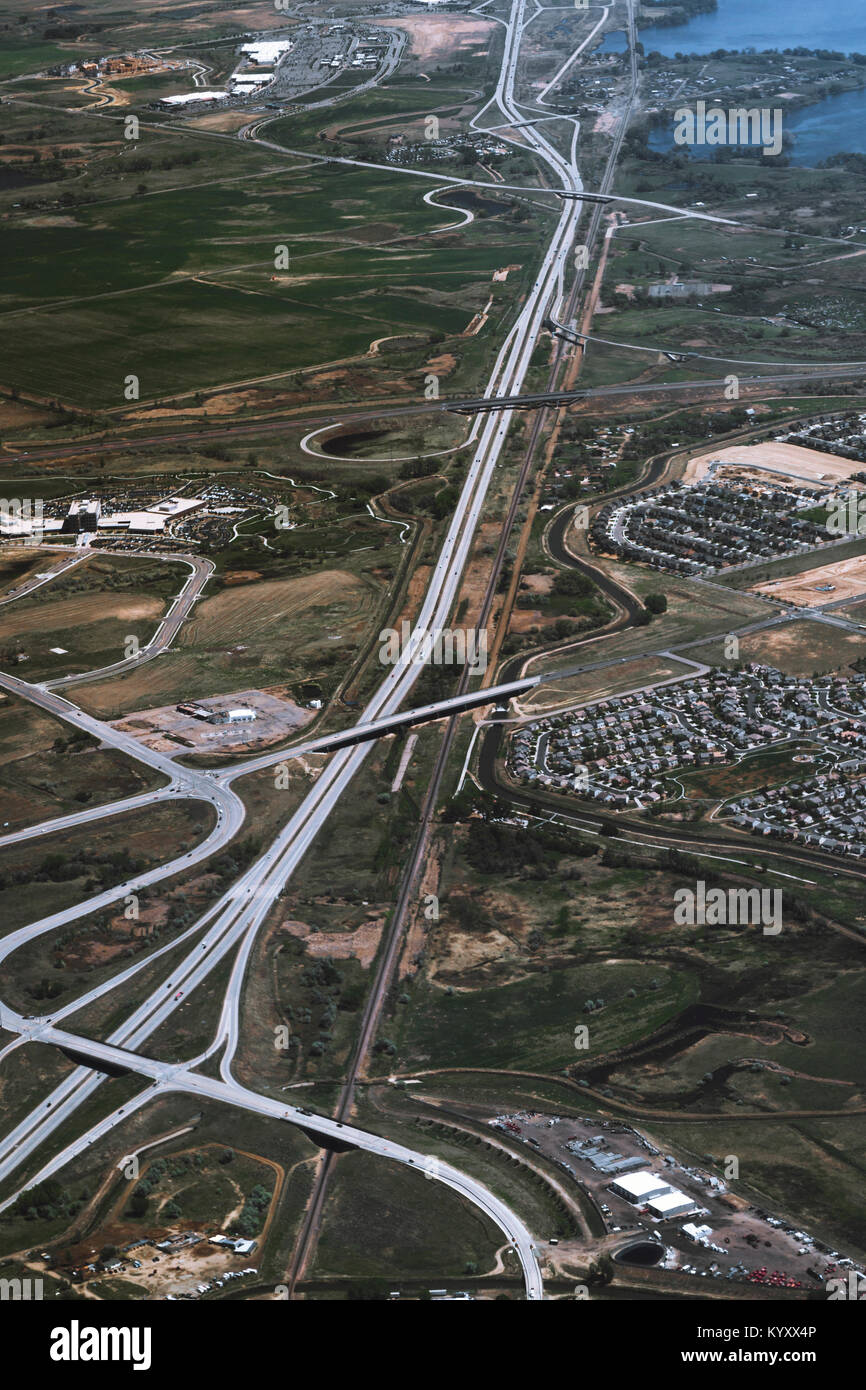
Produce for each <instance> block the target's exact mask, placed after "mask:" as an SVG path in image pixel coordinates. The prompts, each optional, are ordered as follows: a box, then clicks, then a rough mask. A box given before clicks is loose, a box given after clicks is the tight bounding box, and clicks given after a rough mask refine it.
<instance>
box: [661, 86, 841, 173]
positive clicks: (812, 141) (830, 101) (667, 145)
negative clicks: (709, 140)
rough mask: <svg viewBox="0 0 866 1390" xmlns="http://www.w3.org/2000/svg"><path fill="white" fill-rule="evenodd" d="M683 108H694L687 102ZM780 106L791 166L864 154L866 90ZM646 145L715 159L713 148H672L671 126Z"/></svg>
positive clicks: (770, 164)
mask: <svg viewBox="0 0 866 1390" xmlns="http://www.w3.org/2000/svg"><path fill="white" fill-rule="evenodd" d="M685 104H686V105H688V106H691V107H692V108H693V107H694V103H693V102H691V101H689V102H688V103H685ZM770 104H771V105H772V103H770ZM780 106H782V110H783V118H782V129H783V131H784V132H785V134H786V135H793V136H794V144H793V145H787V144H786V145H785V151H784V152H785V154H786V155H787V156H788V158H789V159H790V161H791V163H792V164H797V165H801V166H804V167H807V168H814V167H815V165H817V164H820V163H821V162H822V161H823V160H825V159H827V158H829V156H830V155H833V154H839V153H840V152H842V151H844V152H846V153H855V154H866V89H863V90H861V91H857V92H843V93H842V95H841V96H835V97H825V98H824V100H823V101H816V102H814V103H813V105H811V106H801V107H800V108H799V109H798V110H796V111H790V112H786V111H784V106H783V105H782V103H780ZM648 143H649V147H650V149H651V150H658V151H660V152H666V151H668V150H671V149H673V150H677V151H678V152H681V153H682V152H685V153H687V154H688V155H689V156H690V157H691V158H692V159H713V158H714V156H715V147H714V146H710V145H695V146H693V147H689V146H687V145H682V146H678V145H675V144H674V138H673V122H671V124H670V126H655V127H653V129H652V130H651V132H650V137H649V141H648ZM760 159H761V163H762V164H763V163H766V166H767V168H768V169H772V167H773V164H774V162H775V161H774V160H773V158H772V157H767V158H766V159H765V158H764V156H760Z"/></svg>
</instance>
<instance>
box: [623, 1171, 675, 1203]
mask: <svg viewBox="0 0 866 1390" xmlns="http://www.w3.org/2000/svg"><path fill="white" fill-rule="evenodd" d="M610 1190H611V1192H615V1193H616V1195H617V1197H624V1198H625V1199H626V1201H627V1202H631V1203H632V1205H633V1206H636V1207H642V1206H643V1205H644V1204H645V1203H646V1202H648V1201H649V1200H650V1198H652V1197H659V1196H660V1195H661V1194H662V1193H663V1192H669V1191H670V1190H671V1188H670V1183H669V1182H666V1181H665V1179H664V1178H663V1177H660V1176H659V1174H658V1173H652V1172H650V1170H649V1168H645V1169H644V1171H643V1172H642V1173H625V1174H624V1175H623V1176H622V1177H619V1178H617V1179H616V1181H615V1182H612V1183H611V1185H610Z"/></svg>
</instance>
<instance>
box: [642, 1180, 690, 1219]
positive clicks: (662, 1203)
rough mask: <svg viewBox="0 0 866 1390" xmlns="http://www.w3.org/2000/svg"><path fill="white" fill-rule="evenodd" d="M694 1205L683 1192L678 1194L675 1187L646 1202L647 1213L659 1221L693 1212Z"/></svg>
mask: <svg viewBox="0 0 866 1390" xmlns="http://www.w3.org/2000/svg"><path fill="white" fill-rule="evenodd" d="M696 1205H697V1203H696V1202H695V1200H694V1198H693V1197H687V1196H686V1194H685V1192H678V1191H677V1189H676V1188H675V1187H671V1188H668V1190H667V1192H661V1193H660V1194H659V1195H658V1196H657V1197H650V1198H649V1200H648V1202H647V1208H648V1210H649V1212H650V1213H651V1215H652V1216H655V1217H657V1218H658V1220H659V1221H663V1220H666V1219H667V1217H669V1216H685V1215H686V1214H687V1213H688V1212H691V1211H694V1209H695V1207H696Z"/></svg>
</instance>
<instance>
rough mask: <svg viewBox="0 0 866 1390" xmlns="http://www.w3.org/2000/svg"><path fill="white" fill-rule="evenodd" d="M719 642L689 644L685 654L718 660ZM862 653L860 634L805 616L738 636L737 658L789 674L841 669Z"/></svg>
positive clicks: (720, 658)
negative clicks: (762, 630) (779, 625)
mask: <svg viewBox="0 0 866 1390" xmlns="http://www.w3.org/2000/svg"><path fill="white" fill-rule="evenodd" d="M723 646H724V644H723V643H722V642H709V643H707V645H706V646H705V647H691V648H690V649H689V656H690V657H692V659H693V660H695V661H708V662H717V663H721V662H722V661H723V659H724V651H723ZM864 654H866V644H864V639H863V637H861V636H859V635H857V634H856V633H852V632H845V631H844V629H842V628H839V627H830V626H829V625H828V624H826V623H819V622H815V621H813V620H812V621H810V620H809V619H808V618H804V619H803V620H802V621H799V622H791V623H785V624H784V626H783V627H775V628H770V629H768V630H767V631H765V632H749V633H746V635H745V636H744V637H741V638H740V660H741V661H760V662H762V663H763V664H764V665H766V666H775V667H776V669H777V670H779V671H784V672H785V673H786V674H788V675H792V676H809V675H815V674H816V673H818V672H823V671H844V670H845V669H846V667H848V666H849V665H850V664H851V662H853V661H856V660H857V659H858V658H859V657H862V656H863V655H864Z"/></svg>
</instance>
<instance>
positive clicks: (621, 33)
mask: <svg viewBox="0 0 866 1390" xmlns="http://www.w3.org/2000/svg"><path fill="white" fill-rule="evenodd" d="M627 48H628V38H627V37H626V32H625V30H624V29H613V30H611V32H610V33H609V34H605V36H604V38H603V39H602V41H601V43H600V44H599V45H598V48H597V49H596V50H595V52H596V53H625V52H626V50H627Z"/></svg>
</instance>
